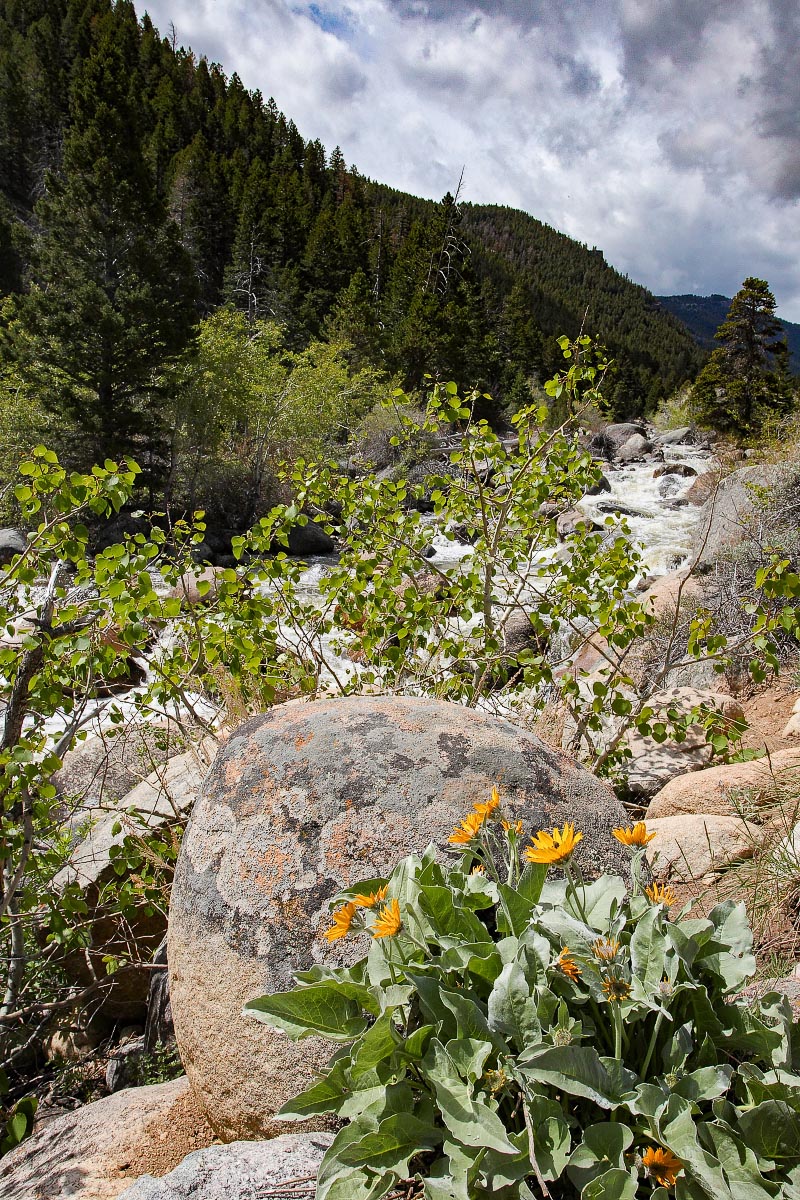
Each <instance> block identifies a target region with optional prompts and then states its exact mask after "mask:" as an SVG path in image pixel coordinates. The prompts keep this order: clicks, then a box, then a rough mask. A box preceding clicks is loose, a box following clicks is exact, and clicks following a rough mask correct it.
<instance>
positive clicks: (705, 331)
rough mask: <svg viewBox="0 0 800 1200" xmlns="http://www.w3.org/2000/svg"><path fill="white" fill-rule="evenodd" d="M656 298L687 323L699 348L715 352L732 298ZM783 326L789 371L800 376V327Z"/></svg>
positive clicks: (789, 323) (785, 322) (784, 324)
mask: <svg viewBox="0 0 800 1200" xmlns="http://www.w3.org/2000/svg"><path fill="white" fill-rule="evenodd" d="M656 299H657V300H658V301H659V303H660V304H662V305H663V306H664V308H665V309H666V310H667V312H669V313H672V315H673V316H675V317H678V319H679V320H681V321H683V323H684V325H686V327H687V328H688V330H689V332H690V333H691V334H692V335H693V336H694V338H695V340H696V341H697V343H698V345H699V346H702V347H703V348H704V349H706V350H713V349H714V347H715V346H716V342H715V340H714V335H715V334H716V332H717V329H718V328H719V326H720V325H721V324H722V322H723V321H724V320H725V317H726V316H727V313H728V310H729V308H730V306H731V299H730V297H729V296H720V295H717V294H715V295H713V296H657V297H656ZM781 326H782V327H783V332H784V335H785V337H786V344H787V346H788V347H789V354H790V358H789V370H790V371H791V372H792V374H793V375H797V374H800V325H796V324H794V323H793V322H792V321H781Z"/></svg>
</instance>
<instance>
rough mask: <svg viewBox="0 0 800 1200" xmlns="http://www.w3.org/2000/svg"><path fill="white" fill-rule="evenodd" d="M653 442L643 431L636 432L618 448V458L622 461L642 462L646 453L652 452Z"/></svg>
mask: <svg viewBox="0 0 800 1200" xmlns="http://www.w3.org/2000/svg"><path fill="white" fill-rule="evenodd" d="M652 452H653V443H652V442H650V441H648V440H647V438H646V437H644V436H643V435H642V434H641V433H634V434H633V436H632V437H629V438H628V440H627V441H626V442H624V443H623V444H622V445H621V446H620V447H619V448H618V450H617V453H616V459H617V462H620V463H634V462H642V460H643V459H644V458H645V456H646V455H648V454H652Z"/></svg>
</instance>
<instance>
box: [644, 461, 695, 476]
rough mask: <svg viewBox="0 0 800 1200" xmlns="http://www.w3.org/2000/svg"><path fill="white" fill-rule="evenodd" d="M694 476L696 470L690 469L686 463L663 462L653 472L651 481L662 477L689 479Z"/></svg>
mask: <svg viewBox="0 0 800 1200" xmlns="http://www.w3.org/2000/svg"><path fill="white" fill-rule="evenodd" d="M696 474H697V471H696V469H695V468H694V467H690V466H689V464H688V463H681V462H671V463H667V462H665V463H661V464H660V466H658V467H656V469H655V471H653V479H660V478H661V477H662V475H682V476H683V478H684V479H691V478H692V477H693V476H694V475H696Z"/></svg>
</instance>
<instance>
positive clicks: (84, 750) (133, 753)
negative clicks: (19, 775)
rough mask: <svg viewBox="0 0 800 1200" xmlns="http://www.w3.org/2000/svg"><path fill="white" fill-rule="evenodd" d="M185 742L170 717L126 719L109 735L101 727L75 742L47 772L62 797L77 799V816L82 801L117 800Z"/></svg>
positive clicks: (90, 803) (81, 812) (84, 803)
mask: <svg viewBox="0 0 800 1200" xmlns="http://www.w3.org/2000/svg"><path fill="white" fill-rule="evenodd" d="M185 748H186V746H185V739H184V738H183V737H182V736H181V734H180V732H179V729H178V726H177V724H175V723H172V724H169V723H166V722H165V723H164V724H163V725H145V724H143V723H141V722H138V723H133V722H132V723H131V724H129V725H126V726H124V727H123V728H121V729H119V730H118V731H117V730H115V731H114V736H111V735H110V733H109V732H108V731H106V732H103V733H102V734H91V735H90V736H89V737H87V739H86V741H85V742H78V744H77V745H76V746H75V748H74V749H72V750H69V751H68V752H67V753H66V754H65V755H64V760H63V761H64V765H63V767H62V768H61V770H60V771H57V772H56V773H55V775H54V776H53V783H54V784H55V785H56V787H57V788H58V792H59V795H60V796H62V797H64V799H65V800H67V801H68V802H70V803H74V802H75V801H79V802H80V804H81V806H82V807H81V809H80V810H79V811H78V813H77V814H76V818H75V819H76V820H80V819H82V817H85V816H86V813H87V806H89V808H91V806H95V805H99V804H100V801H101V799H102V801H103V803H104V805H106V806H108V805H109V804H113V803H115V802H116V801H118V800H121V799H122V797H123V796H127V795H128V793H129V792H131V791H133V789H134V788H135V787H136V785H137V784H139V783H141V782H142V780H143V779H146V778H147V776H148V775H150V774H151V772H152V771H154V770H156V769H157V768H159V767H162V766H163V765H164V763H165V762H167V761H168V759H170V758H172V757H174V756H175V755H177V754H178V753H180V752H181V751H182V750H185ZM89 815H91V814H89ZM98 815H99V814H98Z"/></svg>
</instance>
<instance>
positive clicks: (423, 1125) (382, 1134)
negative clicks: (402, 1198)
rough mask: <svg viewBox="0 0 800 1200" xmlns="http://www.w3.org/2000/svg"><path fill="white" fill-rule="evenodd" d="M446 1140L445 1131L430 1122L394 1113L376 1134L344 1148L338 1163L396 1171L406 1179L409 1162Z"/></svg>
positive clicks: (375, 1169)
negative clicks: (423, 1151) (415, 1156)
mask: <svg viewBox="0 0 800 1200" xmlns="http://www.w3.org/2000/svg"><path fill="white" fill-rule="evenodd" d="M443 1138H444V1132H443V1130H441V1129H437V1128H436V1127H435V1126H433V1125H431V1124H429V1123H428V1122H427V1121H420V1120H419V1119H418V1118H417V1117H414V1116H412V1115H411V1113H393V1114H392V1115H391V1116H390V1117H387V1118H386V1119H385V1120H384V1121H381V1123H380V1124H379V1126H378V1128H377V1129H376V1130H375V1131H374V1132H373V1133H365V1134H364V1135H363V1136H362V1137H361V1138H360V1139H359V1140H358V1142H355V1143H352V1144H350V1145H348V1146H345V1147H343V1148H342V1150H341V1151H340V1153H339V1161H340V1162H342V1163H344V1164H345V1165H347V1166H351V1167H359V1168H361V1170H364V1169H365V1168H369V1170H370V1171H375V1172H385V1171H394V1172H395V1174H397V1175H399V1176H400V1177H401V1178H404V1177H405V1176H406V1175H407V1174H408V1160H409V1158H412V1157H413V1156H414V1155H415V1154H419V1152H420V1151H422V1150H433V1149H434V1148H435V1147H436V1146H438V1145H440V1143H441V1142H442V1140H443Z"/></svg>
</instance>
